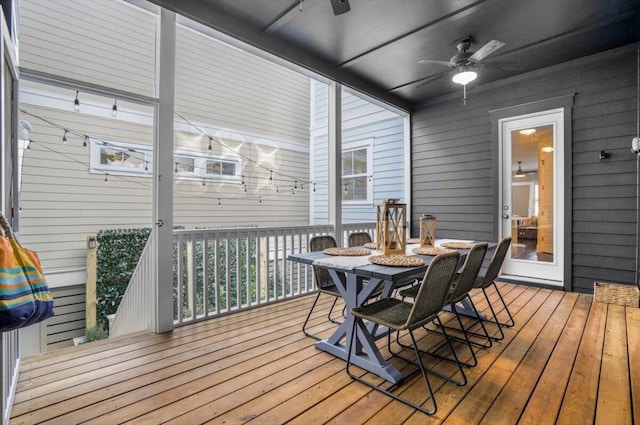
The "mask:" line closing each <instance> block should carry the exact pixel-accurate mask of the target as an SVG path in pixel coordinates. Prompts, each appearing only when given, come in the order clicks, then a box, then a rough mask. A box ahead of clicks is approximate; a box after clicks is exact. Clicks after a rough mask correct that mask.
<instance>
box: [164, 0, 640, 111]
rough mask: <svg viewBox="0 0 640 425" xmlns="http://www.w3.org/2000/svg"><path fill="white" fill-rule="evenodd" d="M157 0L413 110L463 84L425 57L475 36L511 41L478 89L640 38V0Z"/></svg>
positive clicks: (443, 56) (483, 71) (488, 65)
mask: <svg viewBox="0 0 640 425" xmlns="http://www.w3.org/2000/svg"><path fill="white" fill-rule="evenodd" d="M151 1H152V2H153V3H156V4H158V5H160V6H163V7H166V8H168V9H170V10H173V11H176V12H178V13H180V14H182V15H184V16H187V17H189V18H191V19H194V20H196V21H198V22H200V23H202V24H205V25H207V26H210V27H212V28H214V29H216V30H219V31H221V32H222V33H224V34H226V35H229V36H231V37H234V38H237V39H239V40H241V41H244V42H247V43H249V44H251V45H253V46H255V47H258V48H260V49H262V50H265V51H267V52H269V53H272V54H274V55H276V56H278V57H281V58H284V59H287V60H289V61H291V62H293V63H295V64H298V65H301V66H303V67H304V68H307V69H310V70H313V71H316V72H318V73H320V74H322V75H324V76H326V77H328V78H331V79H334V80H336V81H339V82H342V83H343V84H345V85H347V86H350V87H353V88H355V89H359V90H362V91H365V92H367V93H368V94H370V95H372V96H374V97H376V98H378V99H380V100H384V101H386V102H390V103H392V104H394V105H396V106H399V107H401V108H403V109H405V110H411V109H413V108H415V107H416V106H417V105H420V104H421V103H423V102H425V101H427V100H429V99H431V98H433V97H437V96H441V95H444V94H447V93H451V92H455V91H461V86H459V85H457V84H455V83H453V82H452V81H451V71H452V68H451V67H448V66H447V65H446V64H445V63H435V62H428V63H419V61H421V60H424V59H428V60H435V61H443V62H449V61H450V59H451V58H452V57H453V56H454V55H456V54H457V53H459V52H458V50H457V49H456V46H457V42H458V41H459V40H461V39H464V38H465V37H468V36H471V37H472V38H473V43H472V44H471V45H470V47H469V49H468V52H475V51H477V50H478V49H480V48H481V47H482V46H484V45H485V44H486V43H488V42H489V41H491V40H499V41H502V42H504V43H505V45H504V46H502V47H501V48H499V49H498V50H496V51H495V52H494V53H492V54H490V55H488V56H486V58H485V59H484V60H482V61H480V62H481V67H480V69H479V70H478V78H477V79H476V81H473V82H472V83H470V84H469V86H468V87H469V89H471V90H472V89H473V88H474V87H477V86H480V85H483V84H487V83H490V82H492V81H496V80H500V79H504V78H508V77H511V76H515V75H518V74H523V73H527V72H530V71H533V70H536V69H540V68H544V67H548V66H552V65H555V64H559V63H563V62H567V61H570V60H573V59H576V58H580V57H584V56H588V55H593V54H596V53H599V52H603V51H606V50H610V49H613V48H616V47H620V46H624V45H628V44H631V43H635V42H638V41H639V40H640V4H639V3H638V2H637V1H636V0H563V1H557V0H536V1H532V0H455V1H452V0H437V1H418V0H403V1H398V0H302V1H301V0H151ZM347 5H348V6H349V8H350V10H348V11H346V12H344V13H341V14H335V13H334V8H333V7H332V6H336V7H338V8H340V7H342V8H346V6H347ZM482 65H483V66H482Z"/></svg>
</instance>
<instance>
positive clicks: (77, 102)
mask: <svg viewBox="0 0 640 425" xmlns="http://www.w3.org/2000/svg"><path fill="white" fill-rule="evenodd" d="M78 94H79V92H78V90H76V99H75V100H74V101H73V110H74V111H76V112H80V99H78Z"/></svg>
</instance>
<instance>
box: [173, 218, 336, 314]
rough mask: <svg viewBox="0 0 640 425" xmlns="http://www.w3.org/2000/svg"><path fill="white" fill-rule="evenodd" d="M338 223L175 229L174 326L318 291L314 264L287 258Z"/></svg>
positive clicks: (304, 250) (302, 250)
mask: <svg viewBox="0 0 640 425" xmlns="http://www.w3.org/2000/svg"><path fill="white" fill-rule="evenodd" d="M332 232H333V226H329V225H321V226H296V227H259V228H244V229H204V230H176V231H174V252H175V258H176V259H177V260H178V261H177V263H176V264H175V272H174V299H175V302H174V312H173V313H174V324H175V326H180V325H182V324H184V323H192V322H194V321H198V320H204V319H207V318H211V317H215V316H218V315H222V314H228V313H231V312H236V311H240V310H245V309H248V308H252V307H255V306H258V305H263V304H268V303H272V302H276V301H281V300H284V299H288V298H293V297H297V296H300V295H304V294H307V293H309V292H312V291H314V290H315V288H314V286H313V279H312V275H311V267H308V266H305V265H302V264H299V263H292V262H289V261H287V256H288V255H289V254H292V253H300V252H306V251H307V247H308V245H309V239H310V238H311V237H312V236H314V235H323V234H329V233H332Z"/></svg>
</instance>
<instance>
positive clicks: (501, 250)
mask: <svg viewBox="0 0 640 425" xmlns="http://www.w3.org/2000/svg"><path fill="white" fill-rule="evenodd" d="M509 245H511V237H506V238H504V239H502V240H501V241H500V242H499V243H498V247H497V248H496V250H495V252H494V253H493V257H492V258H491V262H490V263H489V266H488V267H487V270H486V272H485V273H484V275H479V276H478V277H477V278H476V281H475V282H474V284H473V287H474V288H477V289H481V290H482V293H483V294H484V297H485V299H486V300H487V304H488V305H489V310H490V311H491V315H492V316H493V320H487V322H489V323H494V324H495V325H496V326H497V327H498V332H499V333H500V336H499V337H495V336H492V337H491V339H493V340H495V341H500V340H502V339H504V331H503V330H502V328H503V327H507V328H510V327H512V326H513V325H515V321H514V320H513V316H512V315H511V312H510V311H509V307H508V306H507V303H506V302H505V301H504V298H503V297H502V294H501V293H500V289H499V288H498V285H496V279H497V278H498V274H500V269H501V268H502V263H503V262H504V259H505V257H506V256H507V252H508V251H509ZM490 286H493V287H494V289H495V292H496V294H498V298H499V299H500V302H501V303H502V307H503V308H504V311H505V312H506V313H507V316H508V317H509V320H508V321H506V322H500V321H499V320H498V315H497V313H496V310H495V308H494V307H493V305H492V303H491V300H490V299H489V294H487V288H489V287H490Z"/></svg>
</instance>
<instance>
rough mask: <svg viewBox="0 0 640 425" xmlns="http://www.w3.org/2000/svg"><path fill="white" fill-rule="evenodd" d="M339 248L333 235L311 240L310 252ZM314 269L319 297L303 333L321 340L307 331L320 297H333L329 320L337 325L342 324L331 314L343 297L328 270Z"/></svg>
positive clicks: (305, 322) (305, 323) (315, 301)
mask: <svg viewBox="0 0 640 425" xmlns="http://www.w3.org/2000/svg"><path fill="white" fill-rule="evenodd" d="M337 246H338V244H337V243H336V240H335V238H334V237H333V236H331V235H322V236H314V237H312V238H311V240H309V251H310V252H312V251H323V250H324V249H326V248H335V247H337ZM312 268H313V280H314V283H315V285H316V288H317V289H318V295H317V296H316V299H315V300H314V301H313V305H312V306H311V309H310V310H309V314H307V318H306V319H305V321H304V324H303V325H302V332H304V334H305V335H306V336H309V337H311V338H314V339H317V340H320V339H321V338H320V337H319V336H317V335H314V334H311V333H309V332H308V331H307V323H308V322H309V318H310V317H311V314H312V313H313V310H314V309H315V307H316V304H317V303H318V300H319V299H320V295H322V294H326V295H329V296H332V297H333V303H332V304H331V308H330V309H329V313H328V314H327V318H328V319H329V321H330V322H332V323H336V324H340V323H341V322H339V321H337V320H336V319H333V318H332V317H331V313H333V308H334V307H335V306H336V303H337V302H338V298H341V297H342V295H340V292H338V288H336V285H335V284H334V283H333V279H332V278H331V275H330V274H329V272H328V271H327V269H325V268H323V267H317V266H312Z"/></svg>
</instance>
